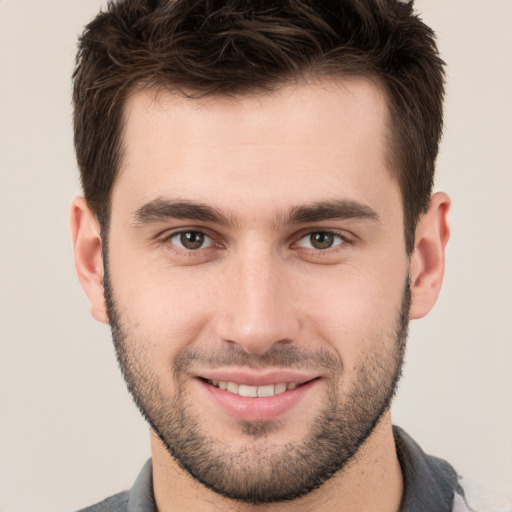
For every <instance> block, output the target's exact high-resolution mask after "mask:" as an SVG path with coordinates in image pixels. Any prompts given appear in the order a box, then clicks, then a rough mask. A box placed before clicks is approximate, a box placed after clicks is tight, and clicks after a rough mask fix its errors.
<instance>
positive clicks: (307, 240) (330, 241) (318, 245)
mask: <svg viewBox="0 0 512 512" xmlns="http://www.w3.org/2000/svg"><path fill="white" fill-rule="evenodd" d="M343 242H344V240H343V238H342V237H341V236H340V235H337V234H336V233H331V232H330V231H315V232H313V233H309V234H308V235H306V236H305V237H303V238H301V240H300V241H299V244H298V245H299V246H300V247H304V248H306V249H318V250H325V249H330V248H331V247H334V246H336V245H340V244H342V243H343Z"/></svg>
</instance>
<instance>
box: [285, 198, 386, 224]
mask: <svg viewBox="0 0 512 512" xmlns="http://www.w3.org/2000/svg"><path fill="white" fill-rule="evenodd" d="M345 219H355V220H371V221H375V222H378V221H380V217H379V215H378V213H377V212H376V211H375V210H374V209H373V208H371V207H370V206H368V205H367V204H363V203H359V202H358V201H353V200H351V199H339V200H335V201H320V202H316V203H312V204H309V205H304V206H297V207H294V208H292V210H291V211H290V213H289V215H288V223H289V224H303V223H306V222H320V221H323V220H345Z"/></svg>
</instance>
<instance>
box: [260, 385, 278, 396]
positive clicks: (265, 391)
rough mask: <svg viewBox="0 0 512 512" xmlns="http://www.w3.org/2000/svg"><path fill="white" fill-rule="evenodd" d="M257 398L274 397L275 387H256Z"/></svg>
mask: <svg viewBox="0 0 512 512" xmlns="http://www.w3.org/2000/svg"><path fill="white" fill-rule="evenodd" d="M257 389H258V396H274V395H275V394H276V392H275V386H274V384H269V385H268V386H258V388H257Z"/></svg>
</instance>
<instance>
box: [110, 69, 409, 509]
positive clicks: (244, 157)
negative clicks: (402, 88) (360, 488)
mask: <svg viewBox="0 0 512 512" xmlns="http://www.w3.org/2000/svg"><path fill="white" fill-rule="evenodd" d="M386 115H387V110H386V103H385V99H384V97H383V95H382V94H381V92H380V91H379V89H378V88H377V87H376V86H375V85H374V84H372V83H371V82H369V81H365V80H363V79H352V80H344V81H343V82H336V83H333V82H329V83H327V82H326V83H319V84H309V85H297V86H294V87H292V86H287V87H284V88H282V89H280V90H279V91H277V92H273V93H269V94H266V95H261V96H247V97H240V98H206V99H201V100H190V99H184V98H181V97H179V96H176V95H172V94H170V93H167V92H159V93H156V92H145V93H137V94H135V95H134V96H133V97H132V98H131V99H130V100H129V102H128V104H127V106H126V127H125V137H124V142H125V155H124V160H123V163H122V166H121V169H120V173H119V176H118V178H117V181H116V183H115V186H114V189H113V194H112V211H111V224H110V231H109V239H108V250H105V259H108V265H107V266H106V268H107V272H106V275H105V291H106V300H107V306H108V314H109V318H110V323H111V326H112V331H113V335H114V341H115V345H116V349H117V353H118V358H119V361H120V363H121V367H122V370H123V373H124V375H125V378H126V381H127V383H128V386H129V388H130V391H131V392H132V394H133V396H134V398H135V401H136V402H137V404H138V406H139V407H140V409H141V411H142V412H143V414H144V415H145V417H146V418H147V419H148V421H149V422H150V424H151V425H152V427H153V429H154V431H155V432H156V433H157V434H158V435H159V437H160V438H161V440H162V441H163V443H164V445H165V446H166V447H167V449H168V451H169V453H171V454H172V456H173V457H174V459H175V460H176V461H177V462H178V463H179V464H180V465H181V467H182V468H184V469H185V470H186V471H188V472H189V473H190V474H191V475H192V476H193V477H194V478H196V479H197V480H199V481H200V482H202V483H203V484H205V485H206V486H208V487H209V488H211V489H213V490H215V491H216V492H218V493H220V494H222V495H224V496H227V497H229V498H232V499H237V500H243V501H248V502H252V503H263V502H273V501H281V500H287V499H291V498H294V497H298V496H300V495H302V494H305V493H307V492H309V491H311V490H312V489H314V488H316V487H318V486H320V485H321V484H322V483H323V482H325V481H326V480H327V479H328V478H329V477H330V476H332V475H333V474H334V473H336V472H339V471H341V470H342V469H343V467H344V465H345V464H346V463H347V461H349V460H350V459H351V458H352V457H353V456H354V454H355V453H356V452H357V451H358V449H359V448H360V446H361V445H362V444H363V443H364V442H365V440H366V439H367V438H368V436H369V435H370V433H371V432H372V431H373V429H374V428H375V426H376V424H377V423H378V420H379V418H380V417H381V416H382V414H384V413H385V412H386V411H387V407H388V405H389V401H390V399H391V397H392V395H393V392H394V389H395V386H396V382H397V380H398V377H399V374H400V367H401V363H402V357H403V349H404V344H405V338H406V330H407V313H408V307H409V293H408V291H409V289H408V269H409V261H408V257H407V255H406V250H405V243H404V232H403V214H402V207H401V204H402V203H401V197H400V191H399V187H398V184H397V183H396V181H395V180H394V179H393V178H392V177H391V173H390V170H389V168H388V166H387V158H386V131H385V130H386V128H385V126H386ZM105 263H106V262H105Z"/></svg>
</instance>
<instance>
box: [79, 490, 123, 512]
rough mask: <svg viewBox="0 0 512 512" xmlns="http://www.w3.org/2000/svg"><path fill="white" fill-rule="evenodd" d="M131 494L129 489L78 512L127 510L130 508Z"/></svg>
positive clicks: (119, 511) (121, 511) (120, 511)
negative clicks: (129, 499)
mask: <svg viewBox="0 0 512 512" xmlns="http://www.w3.org/2000/svg"><path fill="white" fill-rule="evenodd" d="M129 496H130V494H129V492H128V491H124V492H120V493H119V494H115V495H114V496H110V497H109V498H107V499H105V500H103V501H100V502H99V503H96V505H92V506H90V507H87V508H83V509H81V510H79V511H78V512H126V511H127V510H128V498H129Z"/></svg>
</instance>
